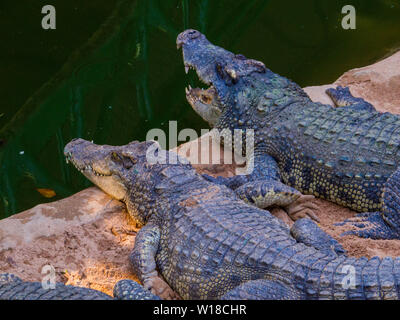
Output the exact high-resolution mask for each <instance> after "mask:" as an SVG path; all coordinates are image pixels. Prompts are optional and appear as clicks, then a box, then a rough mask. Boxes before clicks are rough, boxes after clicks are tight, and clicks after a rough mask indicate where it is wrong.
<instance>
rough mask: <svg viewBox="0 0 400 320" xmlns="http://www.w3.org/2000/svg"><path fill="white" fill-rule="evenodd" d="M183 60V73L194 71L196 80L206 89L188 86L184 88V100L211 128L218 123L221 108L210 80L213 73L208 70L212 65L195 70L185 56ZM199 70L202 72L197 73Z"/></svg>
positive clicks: (216, 92)
mask: <svg viewBox="0 0 400 320" xmlns="http://www.w3.org/2000/svg"><path fill="white" fill-rule="evenodd" d="M183 60H184V65H185V72H186V73H189V70H194V71H195V72H196V74H197V77H198V79H199V80H200V81H201V82H202V83H203V84H205V86H206V88H200V87H197V88H192V87H191V86H190V85H189V86H188V87H186V88H185V92H186V100H187V101H188V102H189V104H190V105H191V107H192V108H193V109H194V111H195V112H197V113H198V114H199V115H200V116H201V117H202V118H203V119H204V120H206V121H207V122H209V124H210V125H212V126H213V125H215V123H216V122H217V121H218V118H219V117H220V115H221V113H222V108H221V99H220V96H219V93H218V89H217V88H216V87H215V86H214V84H213V81H212V80H211V79H212V74H213V73H212V72H211V70H209V69H210V68H212V65H211V64H210V65H203V66H202V67H201V68H197V67H196V66H194V65H193V64H191V63H189V62H187V61H186V60H185V54H183ZM200 69H201V70H202V71H199V70H200Z"/></svg>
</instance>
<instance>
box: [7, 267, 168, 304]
mask: <svg viewBox="0 0 400 320" xmlns="http://www.w3.org/2000/svg"><path fill="white" fill-rule="evenodd" d="M112 299H115V300H160V297H158V296H156V295H154V294H152V293H151V292H150V291H148V290H145V289H144V287H143V286H141V285H140V284H139V283H137V282H135V281H133V280H128V279H124V280H120V281H118V282H117V283H116V284H115V286H114V290H113V297H111V296H109V295H108V294H105V293H104V292H101V291H98V290H94V289H90V288H84V287H77V286H72V285H65V284H64V283H61V282H57V283H55V284H54V286H50V285H49V284H47V283H46V284H45V285H43V284H42V282H35V281H23V280H22V279H21V278H19V277H17V276H16V275H14V274H12V273H0V300H112Z"/></svg>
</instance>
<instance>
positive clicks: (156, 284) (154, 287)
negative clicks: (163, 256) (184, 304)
mask: <svg viewBox="0 0 400 320" xmlns="http://www.w3.org/2000/svg"><path fill="white" fill-rule="evenodd" d="M143 286H144V287H145V289H147V290H150V291H151V293H152V294H155V295H157V296H159V297H160V298H161V299H164V300H180V299H181V298H180V297H179V295H178V294H176V293H175V292H174V291H173V290H172V289H171V287H170V286H169V285H168V284H167V283H166V282H165V281H164V280H163V279H161V278H160V277H158V276H155V277H150V278H147V279H146V280H144V282H143Z"/></svg>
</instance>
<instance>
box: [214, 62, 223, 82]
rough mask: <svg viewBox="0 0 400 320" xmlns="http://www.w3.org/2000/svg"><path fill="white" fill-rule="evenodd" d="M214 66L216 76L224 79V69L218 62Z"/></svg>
mask: <svg viewBox="0 0 400 320" xmlns="http://www.w3.org/2000/svg"><path fill="white" fill-rule="evenodd" d="M215 68H216V70H217V73H218V76H219V77H220V78H221V79H224V78H225V74H224V70H223V68H222V66H221V65H220V64H219V63H218V64H217V65H216V67H215Z"/></svg>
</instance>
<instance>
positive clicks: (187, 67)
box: [185, 66, 189, 74]
mask: <svg viewBox="0 0 400 320" xmlns="http://www.w3.org/2000/svg"><path fill="white" fill-rule="evenodd" d="M185 72H186V74H187V73H188V72H189V66H185Z"/></svg>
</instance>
